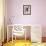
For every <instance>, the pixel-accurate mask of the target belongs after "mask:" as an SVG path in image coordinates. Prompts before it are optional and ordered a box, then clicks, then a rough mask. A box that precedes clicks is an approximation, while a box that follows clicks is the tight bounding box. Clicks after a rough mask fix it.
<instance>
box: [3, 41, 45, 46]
mask: <svg viewBox="0 0 46 46" xmlns="http://www.w3.org/2000/svg"><path fill="white" fill-rule="evenodd" d="M3 46H46V43H31V42H30V41H24V40H16V41H15V40H14V41H13V42H12V41H10V42H8V43H5V44H4V45H3Z"/></svg>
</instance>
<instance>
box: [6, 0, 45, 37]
mask: <svg viewBox="0 0 46 46" xmlns="http://www.w3.org/2000/svg"><path fill="white" fill-rule="evenodd" d="M25 4H26V5H31V15H29V16H26V15H25V16H24V15H23V5H25ZM7 8H8V9H7V16H8V17H10V19H11V20H12V24H13V23H14V24H40V25H42V27H45V26H46V0H7ZM8 17H7V18H8ZM8 24H11V23H10V20H9V18H8ZM43 31H44V32H46V30H45V29H44V28H43ZM44 32H43V36H44V35H45V36H46V33H44Z"/></svg>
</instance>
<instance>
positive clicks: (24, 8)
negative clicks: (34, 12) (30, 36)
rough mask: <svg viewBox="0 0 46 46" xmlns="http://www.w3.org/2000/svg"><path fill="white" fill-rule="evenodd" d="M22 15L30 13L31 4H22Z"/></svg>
mask: <svg viewBox="0 0 46 46" xmlns="http://www.w3.org/2000/svg"><path fill="white" fill-rule="evenodd" d="M23 15H31V5H23Z"/></svg>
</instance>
